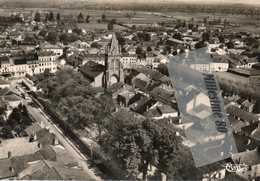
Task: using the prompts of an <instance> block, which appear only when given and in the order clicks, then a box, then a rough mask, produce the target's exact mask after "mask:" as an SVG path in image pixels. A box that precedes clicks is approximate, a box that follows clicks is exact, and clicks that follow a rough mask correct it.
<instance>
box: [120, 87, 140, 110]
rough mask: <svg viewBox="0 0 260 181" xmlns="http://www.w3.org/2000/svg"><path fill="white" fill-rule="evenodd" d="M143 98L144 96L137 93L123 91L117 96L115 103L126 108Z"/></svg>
mask: <svg viewBox="0 0 260 181" xmlns="http://www.w3.org/2000/svg"><path fill="white" fill-rule="evenodd" d="M143 97H144V95H143V94H141V93H139V92H131V91H125V92H122V93H119V94H118V96H117V103H118V104H119V105H121V106H124V107H128V106H129V105H131V104H133V103H135V102H137V101H138V100H140V99H141V98H143Z"/></svg>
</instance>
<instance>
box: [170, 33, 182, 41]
mask: <svg viewBox="0 0 260 181" xmlns="http://www.w3.org/2000/svg"><path fill="white" fill-rule="evenodd" d="M172 37H173V38H175V39H178V40H181V38H182V36H181V34H180V33H174V34H173V36H172Z"/></svg>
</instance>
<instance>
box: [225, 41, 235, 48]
mask: <svg viewBox="0 0 260 181" xmlns="http://www.w3.org/2000/svg"><path fill="white" fill-rule="evenodd" d="M226 46H227V48H228V49H232V48H234V47H235V45H234V43H233V42H232V41H229V42H227V43H226Z"/></svg>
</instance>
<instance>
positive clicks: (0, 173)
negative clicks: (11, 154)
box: [0, 158, 16, 179]
mask: <svg viewBox="0 0 260 181" xmlns="http://www.w3.org/2000/svg"><path fill="white" fill-rule="evenodd" d="M12 167H13V164H12V162H11V160H10V159H8V158H6V159H1V160H0V179H8V178H11V177H14V176H15V175H16V174H15V172H13V170H12Z"/></svg>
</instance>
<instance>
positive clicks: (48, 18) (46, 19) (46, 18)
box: [45, 13, 50, 21]
mask: <svg viewBox="0 0 260 181" xmlns="http://www.w3.org/2000/svg"><path fill="white" fill-rule="evenodd" d="M49 20H50V15H49V13H47V14H46V16H45V21H49Z"/></svg>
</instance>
